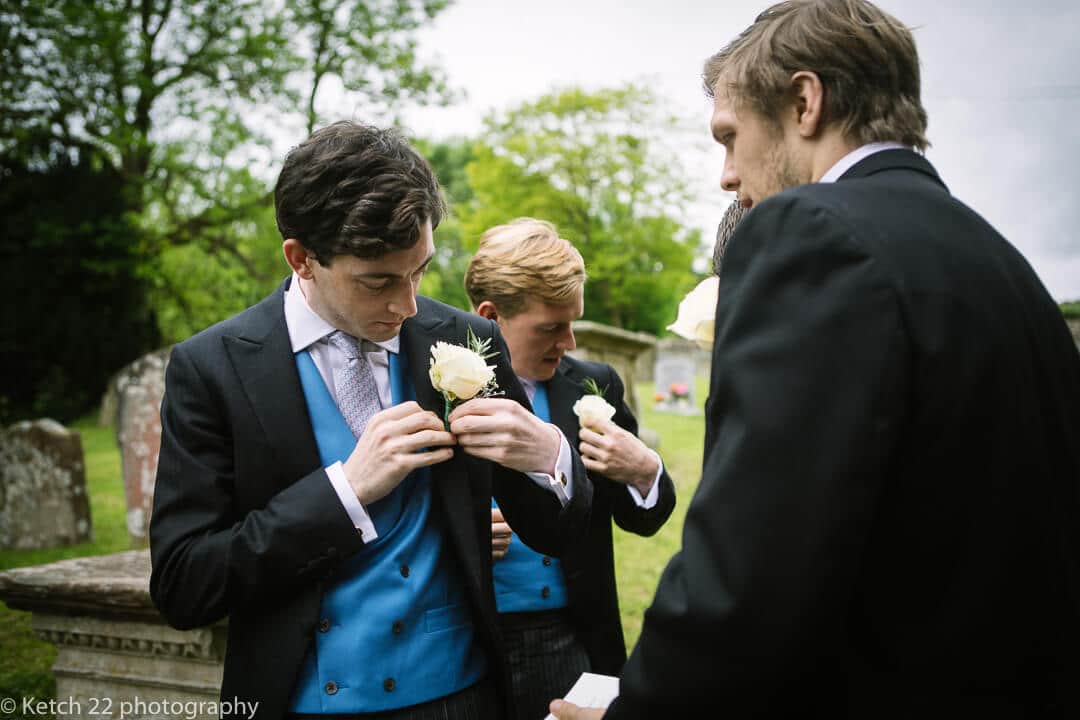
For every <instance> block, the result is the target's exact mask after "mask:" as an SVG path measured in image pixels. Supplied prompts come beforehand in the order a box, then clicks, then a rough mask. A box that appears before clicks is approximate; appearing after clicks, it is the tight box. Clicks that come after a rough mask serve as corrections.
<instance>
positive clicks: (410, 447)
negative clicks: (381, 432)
mask: <svg viewBox="0 0 1080 720" xmlns="http://www.w3.org/2000/svg"><path fill="white" fill-rule="evenodd" d="M392 442H394V443H396V447H395V448H394V449H395V450H398V451H401V452H413V451H415V450H420V449H421V448H429V447H430V448H434V447H445V446H448V445H457V438H456V437H454V436H453V435H452V434H451V433H448V432H446V431H445V430H443V429H442V428H439V429H438V430H420V431H417V432H413V433H408V434H404V435H398V436H396V437H395V438H393V440H392Z"/></svg>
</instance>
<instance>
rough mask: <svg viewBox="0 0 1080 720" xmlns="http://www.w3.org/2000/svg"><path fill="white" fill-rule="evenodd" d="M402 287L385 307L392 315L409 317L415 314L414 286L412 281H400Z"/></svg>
mask: <svg viewBox="0 0 1080 720" xmlns="http://www.w3.org/2000/svg"><path fill="white" fill-rule="evenodd" d="M401 285H402V287H401V288H400V289H399V290H398V291H397V293H396V294H395V295H394V296H393V297H392V298H391V299H390V302H389V303H388V304H387V309H388V310H389V311H390V312H391V313H393V314H394V315H396V316H398V317H401V318H402V319H404V318H411V317H412V316H413V315H415V314H416V286H414V285H413V284H412V283H401Z"/></svg>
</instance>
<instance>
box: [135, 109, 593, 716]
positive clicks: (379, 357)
mask: <svg viewBox="0 0 1080 720" xmlns="http://www.w3.org/2000/svg"><path fill="white" fill-rule="evenodd" d="M275 206H276V212H277V221H278V227H279V229H280V230H281V234H282V238H283V245H282V247H283V251H284V255H285V259H286V260H287V261H288V263H289V265H290V267H291V269H292V275H291V277H289V278H287V279H286V280H285V281H284V282H283V283H282V285H281V286H280V287H279V288H278V289H277V290H276V291H275V292H273V293H272V294H271V295H270V296H269V297H267V298H266V299H265V300H263V301H262V302H260V303H258V304H257V305H255V306H254V307H252V308H249V309H248V310H246V311H244V312H242V313H240V314H239V315H237V316H235V317H232V318H230V319H228V320H226V321H224V322H222V323H220V324H218V325H215V326H213V327H211V328H209V329H207V330H205V331H203V332H201V333H199V334H197V335H195V336H194V337H192V338H190V339H188V340H186V341H185V342H182V343H180V344H179V345H177V346H176V348H175V349H174V351H173V354H172V357H171V360H170V362H169V366H168V370H167V375H166V390H165V397H164V401H163V403H162V410H161V415H162V440H161V455H160V459H159V463H158V476H157V486H156V489H155V495H154V512H153V517H152V520H151V526H150V541H151V555H152V559H153V573H152V576H151V595H152V597H153V599H154V602H155V604H156V605H157V606H158V608H159V609H160V610H161V611H162V613H163V614H164V616H165V617H166V618H167V619H168V621H169V622H170V623H171V624H172V625H173V626H175V627H178V628H191V627H196V626H200V625H206V624H208V623H213V622H216V621H219V620H221V619H223V618H228V647H227V651H226V659H225V670H224V679H223V681H222V689H221V692H222V697H223V698H233V697H237V698H240V699H242V700H245V701H247V702H256V701H257V702H258V703H259V705H258V711H257V717H258V718H259V720H277V719H278V718H282V717H286V716H289V717H295V718H310V719H311V720H317V719H318V718H323V717H327V716H337V717H341V716H348V717H356V718H366V717H371V718H395V719H405V718H418V719H419V718H428V717H439V718H500V717H513V713H512V708H511V705H510V698H509V692H508V687H509V679H508V673H507V670H506V666H505V662H504V660H503V654H504V653H503V649H502V646H501V641H500V639H499V634H498V630H497V620H496V608H495V602H494V593H493V589H492V588H493V584H492V574H491V559H490V552H491V550H490V498H491V497H492V496H494V497H496V498H498V502H499V505H500V507H501V508H502V509H503V511H504V512H505V513H506V517H507V518H508V519H509V520H510V521H511V522H513V523H514V527H515V529H516V530H517V531H518V532H519V533H520V534H521V535H522V537H523V538H525V539H527V541H528V542H529V543H530V545H532V546H533V547H535V548H537V549H538V550H540V551H542V552H544V553H547V554H549V555H552V556H560V555H562V554H563V552H564V549H565V545H566V543H567V542H568V541H569V540H570V539H572V538H573V537H575V536H576V534H580V533H581V532H583V527H584V519H585V517H586V515H587V512H588V504H589V502H590V500H591V495H592V490H591V485H590V483H589V479H588V476H587V475H586V473H585V470H584V467H583V466H582V464H581V460H580V457H579V456H578V454H577V451H576V449H575V448H573V447H570V446H569V444H568V443H567V440H566V438H564V437H563V436H562V435H561V433H560V432H559V431H558V429H557V428H555V427H554V426H552V425H550V424H546V423H544V422H542V421H540V420H539V419H538V418H536V416H535V415H533V414H532V413H531V412H530V410H529V409H528V400H527V398H526V395H525V393H524V391H523V389H522V387H521V385H520V384H519V383H518V381H517V378H516V376H515V375H514V372H513V370H512V368H511V366H510V363H509V356H508V354H507V349H506V345H505V343H504V342H503V340H502V337H501V335H500V333H499V329H498V326H497V324H496V323H494V322H491V321H488V320H485V319H483V318H480V317H477V316H475V315H469V314H466V313H463V312H460V311H457V310H454V309H452V308H449V307H447V306H445V305H442V304H440V303H437V302H434V301H432V300H429V299H426V298H424V297H421V296H417V294H416V291H417V286H418V284H419V282H420V279H421V277H422V275H423V273H424V270H425V268H426V267H427V266H428V263H430V262H431V260H432V257H433V254H434V244H433V240H432V229H433V228H434V227H435V226H437V225H438V223H439V221H440V219H441V217H442V214H443V212H444V206H443V201H442V198H441V195H440V191H439V188H438V184H437V182H436V180H435V178H434V176H433V174H432V171H431V168H430V167H429V165H428V164H427V162H426V161H425V160H424V159H423V158H422V157H420V156H419V155H418V154H417V153H416V152H415V151H414V150H413V149H412V148H411V147H410V146H409V145H408V144H407V143H406V142H405V141H404V140H402V139H401V138H400V137H398V136H397V135H396V134H395V133H393V132H391V131H384V130H379V129H376V128H372V127H368V126H365V125H360V124H355V123H347V122H341V123H336V124H333V125H331V126H329V127H326V128H323V129H321V130H319V131H317V132H315V133H314V134H313V135H312V136H311V137H310V138H309V139H308V140H306V141H305V142H303V143H302V144H300V145H299V146H298V147H296V148H294V149H293V150H292V151H291V152H290V153H289V155H288V157H287V158H286V160H285V164H284V166H283V168H282V171H281V174H280V176H279V178H278V181H277V185H276V188H275ZM469 328H471V329H472V331H473V333H475V335H476V336H478V337H479V338H480V339H488V340H490V342H491V347H492V349H493V350H495V351H497V352H498V355H496V356H495V357H493V358H491V359H490V360H489V363H491V364H493V365H495V368H496V369H495V374H496V378H497V382H498V385H499V388H500V389H501V390H502V392H503V393H505V396H504V397H497V398H488V399H475V400H471V401H469V402H467V403H465V404H463V405H460V406H458V407H457V408H456V409H455V410H454V411H453V413H452V414H451V415H450V416H449V421H450V428H449V429H450V431H449V432H448V431H447V430H446V428H445V426H444V420H443V417H442V415H443V410H444V401H443V397H442V396H441V395H440V394H439V393H438V392H437V391H436V390H435V389H434V388H433V387H432V383H431V381H430V379H429V357H430V350H431V347H432V346H433V344H435V343H436V342H437V341H443V342H448V343H454V344H457V345H465V344H466V342H467V339H468V332H467V331H468V329H469Z"/></svg>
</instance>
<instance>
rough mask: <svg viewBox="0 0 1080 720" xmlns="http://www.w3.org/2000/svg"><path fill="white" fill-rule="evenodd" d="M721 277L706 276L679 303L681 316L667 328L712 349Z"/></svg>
mask: <svg viewBox="0 0 1080 720" xmlns="http://www.w3.org/2000/svg"><path fill="white" fill-rule="evenodd" d="M719 290H720V278H719V277H717V276H716V275H713V276H712V277H708V278H705V279H704V280H702V281H701V282H699V283H698V285H697V287H695V288H694V289H693V290H691V291H690V292H688V293H687V294H686V297H684V298H683V299H682V302H680V303H679V316H678V317H677V318H675V322H673V323H672V324H670V325H668V327H667V329H668V330H670V331H671V332H673V333H675V334H676V335H681V336H682V337H684V338H686V339H687V340H693V341H694V342H696V343H697V344H698V347H700V348H701V349H702V350H711V349H712V344H713V333H714V332H715V331H716V327H715V325H716V297H717V294H718V293H719Z"/></svg>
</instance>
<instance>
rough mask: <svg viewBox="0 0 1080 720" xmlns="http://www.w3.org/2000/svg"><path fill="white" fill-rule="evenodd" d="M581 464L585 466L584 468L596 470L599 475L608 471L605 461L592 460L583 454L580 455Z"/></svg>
mask: <svg viewBox="0 0 1080 720" xmlns="http://www.w3.org/2000/svg"><path fill="white" fill-rule="evenodd" d="M581 464H582V465H584V466H585V469H586V470H591V471H592V472H598V473H600V474H601V475H604V474H606V473H607V471H608V464H607V463H606V462H603V461H601V460H593V459H592V458H589V457H585V456H584V455H582V456H581Z"/></svg>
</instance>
